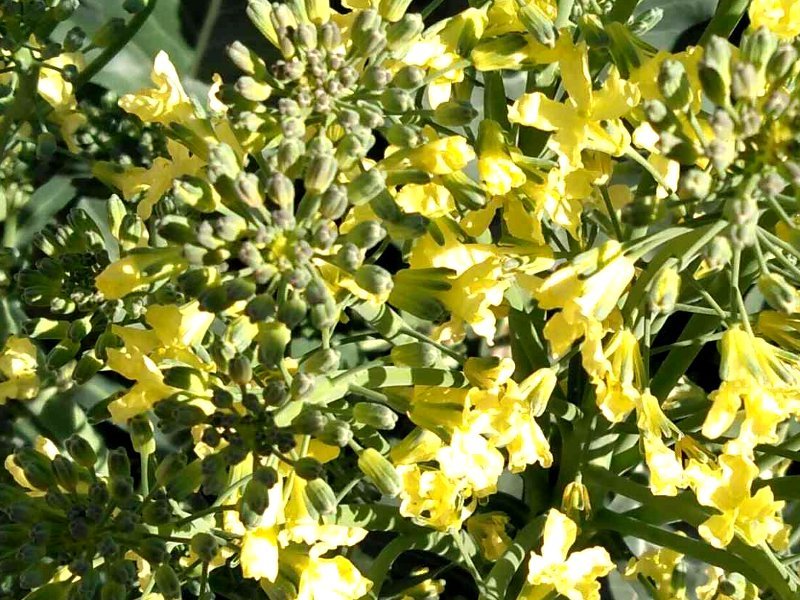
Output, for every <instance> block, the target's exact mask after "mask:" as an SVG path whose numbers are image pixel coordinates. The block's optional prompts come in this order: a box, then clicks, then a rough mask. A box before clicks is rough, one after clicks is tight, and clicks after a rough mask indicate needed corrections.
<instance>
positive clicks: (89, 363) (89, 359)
mask: <svg viewBox="0 0 800 600" xmlns="http://www.w3.org/2000/svg"><path fill="white" fill-rule="evenodd" d="M104 366H105V364H104V363H103V361H101V360H99V359H98V358H97V355H96V354H95V352H94V351H90V352H86V353H85V354H84V355H83V356H81V357H80V359H78V364H76V365H75V370H74V371H73V372H72V379H73V380H74V381H75V383H77V384H78V385H82V384H84V383H86V382H87V381H89V380H90V379H91V378H92V377H94V376H95V375H97V373H98V372H99V371H100V369H102V368H103V367H104Z"/></svg>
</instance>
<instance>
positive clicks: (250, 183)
mask: <svg viewBox="0 0 800 600" xmlns="http://www.w3.org/2000/svg"><path fill="white" fill-rule="evenodd" d="M233 187H234V189H235V190H236V196H237V197H238V198H239V200H241V201H242V202H244V203H245V204H247V205H248V206H253V207H255V208H258V207H259V206H263V204H264V198H263V196H262V195H261V191H260V190H259V186H258V176H256V175H255V174H254V173H245V172H242V173H239V175H238V176H237V177H236V181H235V182H234V184H233Z"/></svg>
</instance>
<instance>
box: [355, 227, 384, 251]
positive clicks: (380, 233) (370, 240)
mask: <svg viewBox="0 0 800 600" xmlns="http://www.w3.org/2000/svg"><path fill="white" fill-rule="evenodd" d="M385 237H386V229H384V228H383V226H382V225H381V224H380V223H378V222H377V221H362V222H361V223H359V224H358V225H356V226H355V227H353V229H351V230H350V231H349V232H348V234H347V240H348V241H351V242H353V243H354V244H355V245H356V246H358V247H359V248H361V249H362V250H370V249H371V248H374V247H375V246H377V245H378V244H379V243H380V242H381V240H383V239H384V238H385Z"/></svg>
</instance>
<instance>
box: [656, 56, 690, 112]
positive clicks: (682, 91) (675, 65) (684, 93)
mask: <svg viewBox="0 0 800 600" xmlns="http://www.w3.org/2000/svg"><path fill="white" fill-rule="evenodd" d="M658 87H659V89H660V90H661V95H662V96H663V97H664V100H665V101H666V104H667V106H669V107H670V108H671V109H673V110H679V111H682V110H686V108H688V107H689V105H690V104H691V102H692V87H691V85H690V84H689V78H688V76H687V75H686V69H685V68H684V66H683V63H681V62H680V61H677V60H665V61H664V62H663V63H661V69H660V70H659V72H658Z"/></svg>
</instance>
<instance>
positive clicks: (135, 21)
mask: <svg viewBox="0 0 800 600" xmlns="http://www.w3.org/2000/svg"><path fill="white" fill-rule="evenodd" d="M157 4H158V0H149V1H148V3H147V6H145V7H144V8H143V9H142V10H141V11H139V12H138V13H137V14H136V16H134V17H133V18H132V19H131V20H130V21H129V22H128V24H127V25H126V26H125V29H124V30H123V31H122V35H120V36H119V37H118V38H117V39H115V40H114V41H113V42H111V44H109V45H108V46H106V47H105V48H104V49H103V51H102V52H101V53H100V54H99V55H98V56H97V57H96V58H95V59H94V60H93V61H92V62H90V63H89V66H87V67H86V68H85V69H84V70H83V71H81V72H80V74H79V75H78V78H77V79H76V80H75V89H76V90H79V89H81V88H82V87H83V86H84V85H86V84H87V83H89V82H90V81H91V80H92V78H93V77H94V76H95V75H97V74H98V73H99V72H100V71H101V70H102V69H103V67H105V66H106V65H107V64H108V63H109V62H111V60H112V59H113V58H114V57H115V56H116V55H117V54H119V52H120V50H122V49H123V48H124V47H125V46H126V45H127V44H128V42H130V41H131V40H132V39H133V36H135V35H136V34H137V33H138V32H139V30H140V29H141V28H142V25H144V24H145V21H147V19H148V17H150V15H151V14H153V11H154V10H155V8H156V5H157Z"/></svg>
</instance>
